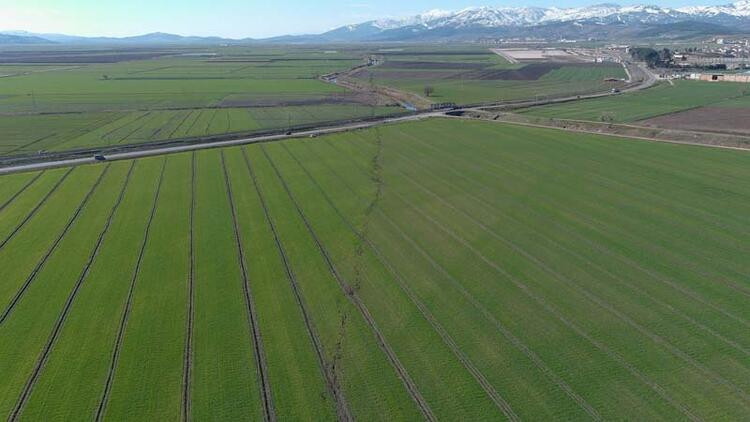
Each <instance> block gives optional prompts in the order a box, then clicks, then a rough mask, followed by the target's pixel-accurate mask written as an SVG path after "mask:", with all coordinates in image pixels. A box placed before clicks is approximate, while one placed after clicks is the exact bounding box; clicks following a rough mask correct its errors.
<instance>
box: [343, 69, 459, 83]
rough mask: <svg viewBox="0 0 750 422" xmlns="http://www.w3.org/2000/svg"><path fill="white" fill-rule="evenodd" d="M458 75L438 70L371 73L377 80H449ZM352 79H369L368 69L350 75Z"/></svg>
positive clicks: (379, 70)
mask: <svg viewBox="0 0 750 422" xmlns="http://www.w3.org/2000/svg"><path fill="white" fill-rule="evenodd" d="M457 74H458V73H456V72H451V71H439V70H382V69H378V70H377V71H376V72H373V76H374V77H375V79H376V80H378V79H449V78H451V77H455V76H456V75H457ZM351 76H352V77H355V78H357V79H362V80H364V81H366V80H368V79H369V78H370V71H369V70H368V69H362V70H358V71H357V72H354V73H352V74H351Z"/></svg>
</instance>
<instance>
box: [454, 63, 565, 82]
mask: <svg viewBox="0 0 750 422" xmlns="http://www.w3.org/2000/svg"><path fill="white" fill-rule="evenodd" d="M561 67H563V65H562V64H561V63H532V64H529V65H526V66H524V67H522V68H520V69H484V70H477V71H473V72H466V73H462V74H460V75H456V76H453V79H459V78H463V79H476V80H484V81H494V80H503V81H536V80H538V79H539V78H541V77H542V76H544V75H546V74H547V73H549V72H551V71H553V70H556V69H559V68H561Z"/></svg>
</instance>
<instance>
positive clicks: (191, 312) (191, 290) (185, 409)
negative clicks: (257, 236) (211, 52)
mask: <svg viewBox="0 0 750 422" xmlns="http://www.w3.org/2000/svg"><path fill="white" fill-rule="evenodd" d="M190 168H191V170H190V214H189V220H190V231H189V235H188V236H189V239H188V242H189V248H190V250H189V252H188V261H189V264H188V265H189V266H190V268H188V280H187V282H188V306H187V326H186V327H185V330H186V333H185V355H184V357H183V376H182V409H181V415H180V416H181V419H182V421H183V422H187V421H188V420H190V409H191V396H190V383H191V381H192V369H193V322H194V320H195V284H194V282H195V243H194V232H195V191H196V182H195V178H196V165H195V151H193V152H192V154H191V157H190Z"/></svg>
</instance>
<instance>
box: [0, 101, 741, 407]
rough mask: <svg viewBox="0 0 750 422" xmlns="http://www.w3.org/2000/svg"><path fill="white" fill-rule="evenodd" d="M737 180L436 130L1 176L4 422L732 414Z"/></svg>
mask: <svg viewBox="0 0 750 422" xmlns="http://www.w3.org/2000/svg"><path fill="white" fill-rule="evenodd" d="M213 114H214V113H213V111H211V114H210V116H211V117H210V118H209V117H205V120H204V122H205V123H204V125H202V127H203V130H205V127H208V126H210V125H212V124H214V125H215V124H219V123H216V119H217V116H214V115H213ZM173 118H174V120H173V121H174V122H176V121H177V120H184V121H185V122H187V121H188V120H189V119H185V118H184V115H181V118H177V117H174V116H173ZM147 119H148V117H145V118H143V120H144V121H147ZM209 119H211V120H209ZM457 139H460V140H461V142H457V141H456V140H457ZM747 164H748V163H747V157H745V156H742V155H737V154H736V153H734V152H731V151H712V150H698V149H695V148H686V147H678V146H673V145H659V144H651V143H642V142H635V141H618V140H613V139H608V138H605V137H599V136H584V137H581V136H576V137H572V136H570V135H567V134H566V133H565V132H559V131H553V130H542V129H532V128H518V127H511V126H503V125H497V124H488V123H478V122H456V121H449V120H442V119H433V120H430V121H429V122H420V123H413V124H406V125H393V126H386V127H382V128H378V129H377V130H370V131H363V132H354V133H347V134H341V135H334V136H328V137H323V138H317V139H315V140H311V139H308V140H290V141H284V142H280V143H272V144H266V145H253V146H248V147H243V148H230V149H225V150H209V151H202V152H195V153H191V154H177V155H170V156H166V157H158V158H148V159H141V160H138V161H135V162H117V163H109V164H104V165H95V166H85V167H78V168H73V169H68V170H66V169H62V170H48V171H46V172H44V173H36V174H29V175H18V176H10V177H7V178H3V181H5V180H7V181H8V185H7V186H8V187H7V188H5V187H4V188H3V189H2V190H0V201H2V203H4V204H7V205H4V206H3V207H2V208H0V236H1V237H2V239H5V240H4V241H3V242H4V243H3V246H1V247H0V279H1V280H3V282H2V283H1V284H0V307H2V314H1V315H2V316H1V317H0V356H3V357H4V359H0V372H2V373H3V374H4V375H5V382H3V383H2V387H0V411H1V412H2V413H3V414H5V415H7V416H8V417H9V418H10V419H13V420H14V419H21V418H22V419H49V418H65V419H76V418H87V417H89V418H96V419H149V420H150V419H160V420H177V419H208V418H217V419H232V420H236V419H248V418H249V419H253V420H260V419H264V420H275V419H314V420H331V419H339V420H348V419H366V420H370V419H388V420H414V419H420V418H421V419H426V420H435V419H451V420H458V419H466V420H476V419H509V420H521V419H568V420H569V419H594V420H598V419H614V418H618V417H621V416H622V415H628V417H632V418H635V419H654V418H667V419H695V420H699V419H708V418H727V419H741V418H742V417H743V415H745V414H747V412H748V411H749V410H750V395H749V394H748V392H750V383H748V380H749V379H750V360H748V358H749V357H750V337H748V335H747V332H748V330H747V328H748V326H750V314H748V309H747V306H746V301H747V297H748V296H750V286H748V285H747V283H746V277H745V276H746V275H747V274H748V273H749V272H750V267H748V263H747V260H746V259H745V257H746V255H747V253H748V252H750V250H748V246H747V245H748V242H747V240H748V237H750V231H748V229H747V222H748V217H747V215H748V214H747V211H749V210H750V202H748V198H750V189H748V187H747V186H745V185H742V184H738V183H736V180H737V179H738V178H742V177H744V176H746V171H747V170H746V169H747ZM2 186H4V185H2ZM708 198H713V199H715V200H714V201H711V200H707V199H708ZM697 240H699V241H697ZM6 358H7V359H6Z"/></svg>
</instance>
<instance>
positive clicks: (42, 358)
mask: <svg viewBox="0 0 750 422" xmlns="http://www.w3.org/2000/svg"><path fill="white" fill-rule="evenodd" d="M134 167H135V161H133V162H132V164H131V165H130V168H129V170H128V173H127V175H126V176H125V180H124V181H123V184H122V189H121V190H120V194H119V196H118V197H117V201H116V202H115V203H114V205H113V206H112V211H110V213H109V217H107V221H106V223H105V224H104V227H103V228H102V231H101V233H99V237H98V239H97V241H96V244H95V246H94V249H93V250H92V251H91V254H90V255H89V259H88V261H87V262H86V265H85V266H84V268H83V270H82V271H81V275H80V276H79V277H78V280H77V281H76V284H75V286H74V287H73V290H72V291H71V292H70V295H69V296H68V299H67V301H66V302H65V306H64V307H63V309H62V311H61V312H60V315H59V316H58V318H57V322H56V323H55V326H54V328H53V329H52V333H50V337H49V339H48V340H47V344H46V345H45V347H44V349H43V350H42V352H41V353H40V355H39V358H38V360H37V364H36V366H35V367H34V370H33V371H32V373H31V375H30V376H29V378H28V380H27V381H26V386H25V387H24V390H23V392H22V393H21V396H20V397H19V398H18V401H17V403H16V407H15V408H14V409H13V412H12V413H11V416H10V417H9V420H11V421H16V420H18V418H19V417H20V416H21V412H23V409H24V407H25V405H26V403H27V402H28V399H29V398H30V397H31V393H32V391H33V389H34V387H35V386H36V382H37V380H38V379H39V376H40V375H41V373H42V371H43V370H44V365H45V364H46V363H47V359H48V358H49V355H50V353H52V349H53V347H54V345H55V343H56V342H57V339H58V336H59V335H60V332H61V331H62V328H63V326H64V325H65V321H66V319H67V317H68V314H69V312H70V310H71V308H72V307H73V304H74V301H75V299H76V297H77V295H78V291H79V290H80V289H81V286H82V285H83V283H84V282H85V280H86V279H87V278H88V275H89V273H90V270H91V267H92V266H93V264H94V262H95V261H96V257H97V256H98V255H99V251H100V250H101V247H102V245H103V244H104V239H105V237H106V235H107V233H108V232H109V228H110V226H111V225H112V221H113V220H114V217H115V214H116V213H117V210H118V209H119V207H120V204H121V203H122V199H123V198H124V197H125V191H126V190H127V188H128V185H129V183H130V179H131V175H132V174H133V168H134ZM107 168H109V167H107Z"/></svg>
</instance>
